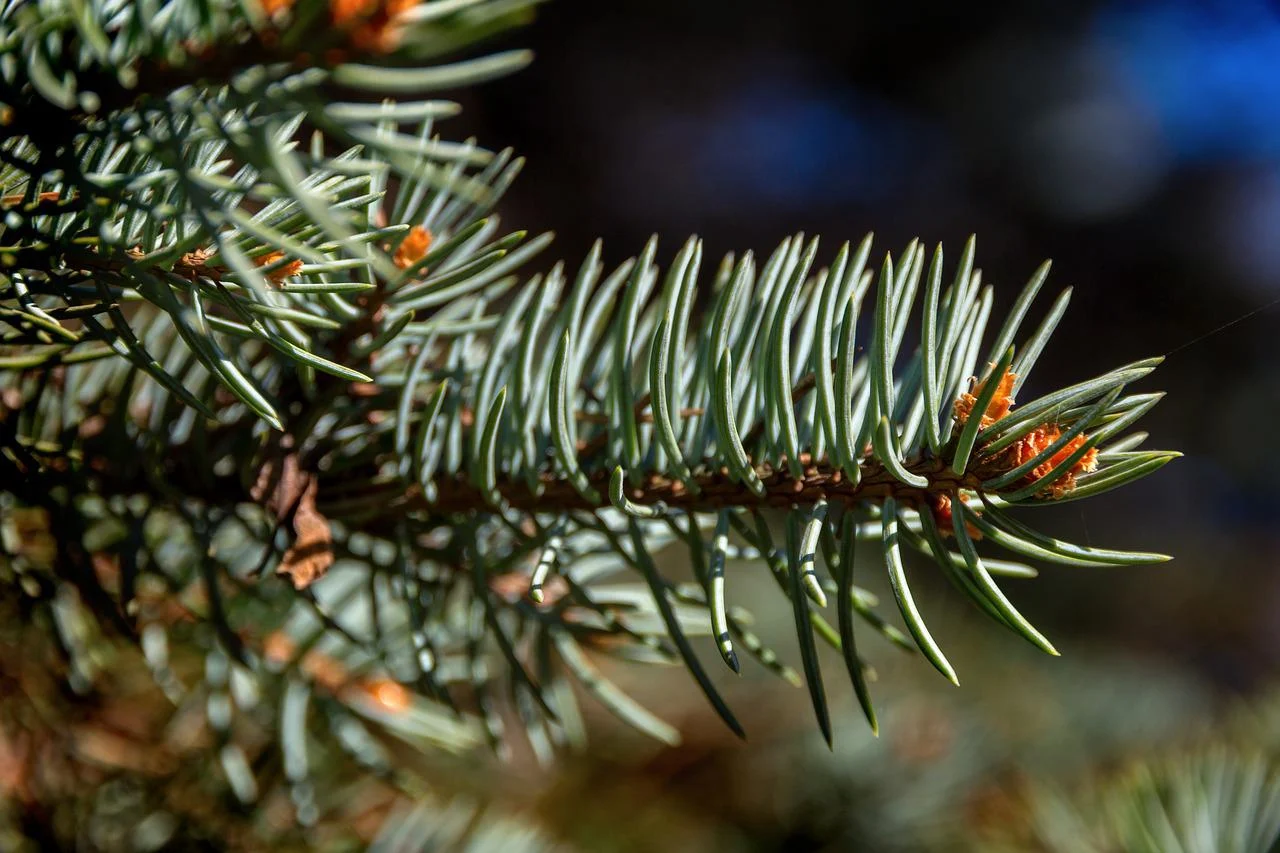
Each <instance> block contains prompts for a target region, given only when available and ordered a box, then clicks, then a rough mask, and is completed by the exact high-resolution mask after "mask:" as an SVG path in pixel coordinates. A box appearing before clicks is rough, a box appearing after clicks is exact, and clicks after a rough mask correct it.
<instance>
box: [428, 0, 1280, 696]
mask: <svg viewBox="0 0 1280 853" xmlns="http://www.w3.org/2000/svg"><path fill="white" fill-rule="evenodd" d="M509 41H510V43H511V44H513V45H523V46H530V47H532V48H534V50H535V51H536V54H537V58H536V60H535V62H534V64H533V66H532V67H531V68H529V69H527V70H525V71H524V72H522V73H520V74H518V75H516V76H514V77H511V78H509V79H506V80H502V81H498V82H495V83H490V84H486V85H484V86H481V87H479V88H478V89H477V90H475V91H474V92H473V93H470V94H469V96H468V99H467V103H466V110H465V112H464V114H463V118H462V119H460V120H458V121H457V123H455V124H453V125H452V126H449V125H446V126H445V128H444V130H445V132H447V133H449V134H459V133H461V132H464V130H463V127H464V126H465V132H468V133H474V134H475V135H476V136H477V137H478V138H479V140H480V142H481V143H482V144H488V145H508V144H509V145H512V146H514V147H515V148H516V149H517V151H518V152H520V153H522V154H524V155H526V156H527V157H528V160H529V162H528V163H527V165H526V168H525V171H524V173H523V174H522V175H521V177H520V179H519V180H518V181H517V182H516V184H515V186H514V188H513V189H512V190H511V192H510V194H509V195H508V197H507V199H506V201H505V203H504V211H505V214H504V217H505V219H506V220H507V224H508V225H514V226H518V227H527V228H529V229H531V230H534V231H540V230H552V231H555V232H556V234H557V235H558V236H557V241H556V244H555V246H554V248H553V250H552V251H553V254H554V255H555V256H556V257H563V258H566V259H567V260H569V261H570V262H571V263H575V262H577V260H578V259H580V258H581V257H582V256H583V254H585V252H586V250H587V249H588V247H589V246H590V244H591V241H592V240H594V239H595V238H596V237H601V238H603V240H604V245H605V250H606V257H607V258H608V259H609V260H611V261H614V262H616V261H620V260H622V259H623V258H625V257H628V256H630V255H631V254H633V253H634V252H636V251H638V249H639V248H640V246H642V245H643V242H644V240H645V239H646V238H647V237H648V236H649V235H650V234H652V233H655V232H656V233H657V234H659V235H660V236H661V238H662V240H663V242H662V244H661V245H662V247H663V249H664V254H665V256H666V257H670V256H671V255H672V254H673V253H674V252H675V250H676V249H677V248H678V247H679V244H680V243H681V242H682V241H683V240H684V239H685V237H687V236H688V235H689V234H691V233H697V234H699V235H700V236H702V237H703V238H704V240H705V241H706V244H707V248H708V251H709V253H710V254H711V255H712V256H713V257H714V256H718V255H719V254H722V253H724V252H726V251H731V250H732V251H741V250H744V249H748V248H750V249H754V250H756V252H757V253H760V252H766V253H767V252H768V251H770V250H771V249H772V248H773V247H774V246H775V245H776V243H777V242H778V240H779V239H780V238H781V237H783V236H785V235H787V234H789V233H792V232H794V231H797V230H803V231H805V232H807V233H814V234H820V235H822V236H823V237H824V239H826V240H827V241H828V242H827V248H828V251H829V252H831V253H834V251H835V248H836V246H837V245H838V244H839V242H840V241H843V240H845V239H857V238H859V237H861V236H862V235H863V234H864V233H866V232H867V231H874V232H875V233H876V235H877V238H878V245H879V246H880V250H881V251H885V250H892V251H894V252H897V251H899V250H900V249H901V248H902V247H903V246H904V245H905V244H906V242H907V241H908V240H910V239H911V238H912V237H917V236H918V237H920V238H922V239H923V240H924V241H925V242H926V243H927V244H929V245H930V246H931V245H932V244H934V243H936V242H939V241H941V242H942V243H943V245H944V247H945V248H946V249H948V250H949V253H950V257H951V258H952V259H954V258H955V257H956V256H957V255H958V252H959V248H960V246H961V245H962V243H963V240H964V238H965V237H966V236H968V235H969V234H970V233H976V234H977V235H978V261H979V265H980V266H981V267H982V268H983V271H984V275H985V278H986V280H988V281H992V282H995V283H996V285H997V300H998V303H997V313H998V312H999V310H1000V307H1001V304H1003V305H1005V306H1007V305H1008V303H1009V302H1010V301H1011V300H1012V298H1013V297H1014V296H1015V295H1016V294H1017V290H1018V289H1019V288H1020V286H1021V284H1022V282H1023V281H1024V280H1025V278H1026V277H1027V276H1028V275H1029V274H1030V273H1031V271H1032V270H1033V269H1034V268H1035V267H1036V265H1037V264H1039V263H1040V262H1041V261H1042V260H1044V259H1045V258H1052V259H1053V261H1054V267H1053V272H1052V274H1051V277H1050V287H1053V285H1056V286H1057V287H1058V288H1061V287H1065V286H1071V287H1073V288H1074V289H1075V295H1074V298H1073V302H1072V306H1071V309H1070V310H1069V312H1068V314H1067V317H1066V319H1065V320H1064V321H1063V324H1062V326H1061V327H1060V331H1059V332H1058V334H1057V335H1056V337H1055V338H1054V339H1053V341H1052V343H1051V344H1050V351H1049V356H1048V357H1047V358H1046V360H1045V361H1044V362H1042V367H1041V368H1040V372H1039V373H1038V375H1037V377H1036V379H1037V380H1038V383H1039V384H1040V385H1041V387H1040V388H1039V389H1038V390H1039V391H1043V390H1045V388H1047V387H1048V385H1049V384H1051V383H1058V382H1062V383H1066V382H1071V381H1078V380H1080V379H1083V378H1086V377H1088V376H1091V375H1095V374H1097V373H1099V372H1102V371H1104V370H1106V369H1109V368H1110V367H1113V366H1115V365H1117V364H1119V363H1122V362H1125V361H1130V360H1134V359H1137V358H1142V357H1146V356H1149V355H1154V354H1160V353H1170V357H1169V359H1168V361H1167V362H1166V364H1165V365H1164V366H1163V367H1162V368H1161V369H1160V370H1159V371H1157V372H1156V374H1155V375H1154V376H1153V377H1152V379H1150V380H1148V381H1147V382H1146V383H1145V384H1144V386H1143V390H1166V391H1168V392H1169V397H1168V398H1167V399H1166V400H1165V401H1164V402H1163V403H1162V404H1161V405H1160V406H1159V407H1157V409H1156V410H1155V411H1154V412H1153V413H1152V414H1151V415H1150V416H1148V417H1147V418H1146V419H1145V421H1144V427H1145V428H1146V429H1147V430H1148V431H1150V432H1151V433H1152V443H1153V445H1154V446H1161V447H1170V448H1174V449H1179V450H1182V451H1183V452H1185V453H1186V458H1185V459H1183V460H1179V461H1178V462H1177V463H1175V464H1173V465H1171V466H1169V467H1168V468H1166V469H1164V470H1163V471H1161V472H1160V473H1159V474H1158V475H1156V476H1155V477H1153V478H1152V479H1151V480H1149V481H1147V482H1146V483H1144V484H1140V485H1138V486H1136V487H1133V488H1129V489H1126V490H1122V491H1121V492H1119V493H1116V494H1113V495H1112V496H1108V497H1104V498H1101V499H1098V500H1096V501H1089V502H1087V508H1086V509H1085V510H1084V515H1083V516H1082V513H1081V510H1080V509H1079V508H1078V507H1079V506H1083V504H1082V505H1072V507H1071V508H1070V509H1067V508H1064V509H1063V512H1062V513H1061V516H1062V517H1061V519H1060V521H1061V525H1062V527H1061V529H1062V530H1063V532H1064V533H1069V534H1070V535H1072V536H1074V537H1075V538H1080V539H1083V538H1086V537H1088V538H1093V539H1095V540H1097V541H1098V542H1099V543H1102V542H1104V541H1105V542H1106V543H1119V544H1123V545H1128V546H1132V547H1154V546H1160V547H1162V548H1164V549H1165V550H1166V551H1169V552H1171V553H1173V554H1174V555H1176V556H1177V558H1178V559H1177V561H1176V562H1174V563H1172V564H1169V565H1165V566H1160V567H1152V568H1138V569H1126V570H1122V571H1115V572H1109V573H1104V572H1098V573H1071V572H1069V571H1061V570H1055V571H1049V572H1046V573H1045V575H1044V576H1043V579H1042V580H1041V581H1040V582H1038V583H1036V584H1032V585H1029V586H1028V588H1027V589H1026V591H1025V592H1024V594H1023V597H1024V598H1027V599H1032V600H1035V603H1031V604H1028V608H1029V609H1030V610H1031V611H1032V612H1034V613H1035V615H1036V616H1037V617H1038V618H1040V619H1043V620H1046V621H1047V622H1048V623H1050V624H1052V625H1053V627H1054V628H1056V630H1057V633H1059V634H1061V633H1062V632H1064V631H1067V632H1076V631H1078V632H1082V633H1087V634H1091V635H1092V634H1099V633H1101V634H1105V635H1107V636H1113V635H1114V636H1115V637H1116V638H1117V639H1118V640H1119V641H1120V642H1123V643H1125V644H1126V645H1132V646H1136V647H1138V648H1140V649H1142V650H1145V651H1149V652H1152V653H1156V654H1167V655H1172V656H1175V657H1177V658H1179V659H1183V660H1185V661H1186V662H1187V663H1188V664H1190V665H1194V666H1197V667H1200V668H1202V669H1203V670H1204V671H1205V673H1206V674H1208V675H1210V676H1211V677H1213V678H1214V679H1215V680H1217V681H1219V682H1221V683H1222V684H1224V685H1227V686H1231V687H1247V686H1249V685H1251V684H1254V683H1255V682H1256V681H1257V680H1258V679H1260V678H1262V679H1265V678H1267V677H1268V676H1269V674H1270V671H1271V668H1272V666H1273V664H1274V661H1275V653H1276V651H1280V643H1278V641H1280V619H1278V617H1280V573H1277V572H1275V571H1274V569H1276V568H1277V558H1278V557H1280V490H1278V489H1277V484H1278V483H1280V449H1277V443H1280V438H1278V437H1277V436H1278V435H1280V433H1277V425H1278V419H1280V350H1277V348H1276V346H1275V344H1276V342H1277V338H1278V337H1280V308H1278V307H1272V308H1270V310H1264V311H1262V312H1260V313H1258V314H1257V315H1255V316H1252V317H1250V318H1248V319H1246V320H1243V321H1242V322H1240V323H1239V324H1237V325H1234V326H1232V327H1231V328H1229V329H1226V330H1223V331H1220V332H1217V333H1215V334H1209V333H1211V332H1213V330H1214V329H1216V328H1217V327H1219V326H1221V325H1222V324H1225V323H1229V322H1231V321H1233V320H1235V319H1237V318H1239V317H1241V315H1243V314H1246V313H1247V312H1250V311H1252V310H1254V309H1257V308H1259V307H1261V306H1264V305H1266V304H1267V303H1270V302H1271V301H1272V300H1275V299H1277V298H1280V10H1277V9H1276V8H1275V7H1274V6H1272V5H1270V4H1267V3H1264V2H1261V0H1219V2H1190V0H1187V2H1165V3H1157V2H1146V3H1121V2H1113V3H1072V4H1026V3H1012V2H1010V3H986V4H955V3H950V2H919V0H902V2H895V3H814V2H797V3H788V4H778V3H772V2H751V1H750V0H748V2H727V0H723V1H722V0H699V2H695V3H684V2H675V0H648V1H647V2H643V3H641V2H630V1H629V0H624V1H623V2H615V3H608V4H598V3H588V2H575V0H555V2H551V3H549V4H547V5H545V6H544V7H542V9H541V10H540V13H539V16H538V20H537V22H536V23H535V24H534V26H533V27H532V28H530V29H527V30H523V31H519V32H518V33H517V34H516V35H515V36H514V37H512V38H511V39H509ZM1206 334H1208V336H1207V337H1204V338H1203V339H1200V338H1201V336H1203V335H1206ZM1033 384H1037V383H1034V382H1033ZM1036 390H1037V389H1029V391H1032V392H1035V391H1036Z"/></svg>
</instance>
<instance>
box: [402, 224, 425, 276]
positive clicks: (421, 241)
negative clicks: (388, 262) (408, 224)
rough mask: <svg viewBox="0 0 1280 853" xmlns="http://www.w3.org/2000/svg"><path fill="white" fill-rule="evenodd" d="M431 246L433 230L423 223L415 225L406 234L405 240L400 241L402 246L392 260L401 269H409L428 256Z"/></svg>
mask: <svg viewBox="0 0 1280 853" xmlns="http://www.w3.org/2000/svg"><path fill="white" fill-rule="evenodd" d="M430 248H431V232H430V231H428V230H427V229H425V228H423V227H422V226H421V225H415V226H413V228H411V229H410V230H409V233H408V234H406V235H405V238H404V240H403V241H402V242H401V243H400V248H398V249H396V254H395V257H394V258H393V259H392V261H393V262H394V263H395V265H396V266H397V267H399V268H400V269H402V270H403V269H408V268H409V267H411V266H413V265H414V264H416V263H417V262H418V261H420V260H422V259H423V258H424V257H426V254H427V250H428V249H430Z"/></svg>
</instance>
